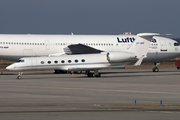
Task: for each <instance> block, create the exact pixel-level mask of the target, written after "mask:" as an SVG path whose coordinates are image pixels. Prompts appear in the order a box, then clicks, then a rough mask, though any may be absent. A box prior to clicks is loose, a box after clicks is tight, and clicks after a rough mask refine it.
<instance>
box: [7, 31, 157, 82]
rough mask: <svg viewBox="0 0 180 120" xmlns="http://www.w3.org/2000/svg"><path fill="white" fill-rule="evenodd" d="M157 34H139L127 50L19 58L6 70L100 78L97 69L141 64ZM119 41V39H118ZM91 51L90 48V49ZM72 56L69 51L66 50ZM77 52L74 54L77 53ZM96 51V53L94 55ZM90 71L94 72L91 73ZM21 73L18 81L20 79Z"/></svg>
mask: <svg viewBox="0 0 180 120" xmlns="http://www.w3.org/2000/svg"><path fill="white" fill-rule="evenodd" d="M153 36H159V34H157V33H141V34H137V36H136V38H134V42H133V44H131V46H129V48H128V49H127V50H121V51H117V52H114V51H113V52H103V51H99V50H94V54H81V55H60V56H58V57H30V58H28V57H27V58H21V59H20V60H19V61H18V62H16V63H14V64H12V65H10V66H8V67H7V68H6V69H8V70H13V71H21V72H22V71H24V70H44V69H59V70H66V71H79V70H80V71H86V73H87V76H88V77H92V76H93V75H94V76H95V77H100V76H101V74H100V73H98V70H99V69H107V68H122V67H124V66H125V65H126V64H127V63H130V62H134V61H136V63H135V64H134V66H138V65H140V64H141V62H142V61H143V59H144V58H146V57H147V52H148V48H149V46H150V41H151V40H152V38H153ZM118 39H119V38H118ZM131 40H133V39H131ZM72 49H73V48H72ZM75 49H76V48H75ZM90 49H91V48H90ZM67 51H68V52H69V54H72V52H71V49H69V50H67ZM78 51H79V50H77V51H76V52H77V53H78ZM96 51H98V52H97V53H95V52H96ZM90 71H94V73H91V72H90ZM21 72H20V73H19V75H18V77H17V78H18V79H20V78H21Z"/></svg>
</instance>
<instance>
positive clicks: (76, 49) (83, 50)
mask: <svg viewBox="0 0 180 120" xmlns="http://www.w3.org/2000/svg"><path fill="white" fill-rule="evenodd" d="M64 52H65V53H66V54H93V53H100V52H103V51H101V50H98V49H95V48H92V47H89V46H86V45H82V44H73V45H69V46H67V47H66V48H64Z"/></svg>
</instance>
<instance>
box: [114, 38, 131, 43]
mask: <svg viewBox="0 0 180 120" xmlns="http://www.w3.org/2000/svg"><path fill="white" fill-rule="evenodd" d="M117 40H118V42H119V43H129V42H133V41H134V40H135V38H134V37H132V38H129V37H127V38H122V39H121V40H120V39H119V37H117Z"/></svg>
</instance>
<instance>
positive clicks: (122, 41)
mask: <svg viewBox="0 0 180 120" xmlns="http://www.w3.org/2000/svg"><path fill="white" fill-rule="evenodd" d="M117 41H118V43H129V42H134V41H135V38H134V37H132V38H129V37H127V38H122V39H121V40H120V39H119V37H117ZM151 42H153V43H156V42H157V41H156V39H154V38H153V39H152V41H151Z"/></svg>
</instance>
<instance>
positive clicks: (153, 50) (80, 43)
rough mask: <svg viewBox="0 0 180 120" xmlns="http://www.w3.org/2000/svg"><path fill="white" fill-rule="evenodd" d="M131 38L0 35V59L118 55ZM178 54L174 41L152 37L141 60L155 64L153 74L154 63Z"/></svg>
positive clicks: (118, 36)
mask: <svg viewBox="0 0 180 120" xmlns="http://www.w3.org/2000/svg"><path fill="white" fill-rule="evenodd" d="M135 39H136V35H30V34H29V35H0V59H14V60H17V59H19V58H21V57H36V56H49V57H51V56H54V57H58V56H61V55H63V54H66V55H76V54H97V53H102V52H118V51H123V50H127V49H128V48H129V47H130V46H131V44H132V43H133V41H134V40H135ZM179 55H180V47H179V43H178V42H176V41H175V40H172V39H169V38H165V37H160V36H155V37H153V39H152V42H151V43H150V47H149V49H148V54H147V58H145V59H144V61H145V62H153V63H155V67H154V68H153V71H154V72H156V71H159V69H158V68H157V64H156V63H158V62H161V61H165V60H170V59H172V58H175V57H177V56H179ZM58 72H60V70H58V69H55V73H58Z"/></svg>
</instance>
